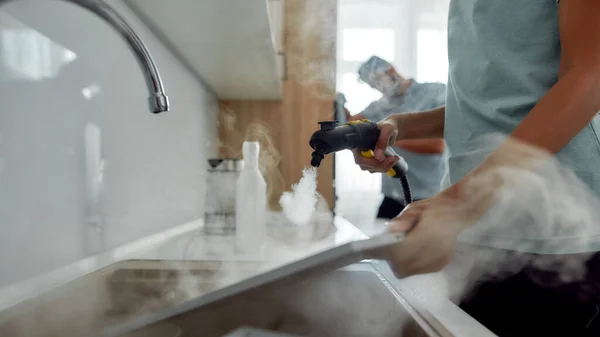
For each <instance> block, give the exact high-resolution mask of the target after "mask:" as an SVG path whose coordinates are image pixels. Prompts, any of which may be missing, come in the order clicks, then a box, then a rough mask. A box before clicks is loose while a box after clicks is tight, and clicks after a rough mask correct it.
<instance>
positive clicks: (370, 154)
mask: <svg viewBox="0 0 600 337" xmlns="http://www.w3.org/2000/svg"><path fill="white" fill-rule="evenodd" d="M360 154H361V155H362V156H363V157H365V158H373V157H375V154H374V153H373V150H368V151H360ZM386 174H387V175H388V176H390V177H395V176H396V170H394V169H393V168H391V169H389V170H388V171H387V172H386Z"/></svg>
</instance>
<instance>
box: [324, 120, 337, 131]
mask: <svg viewBox="0 0 600 337" xmlns="http://www.w3.org/2000/svg"><path fill="white" fill-rule="evenodd" d="M337 124H338V121H320V122H319V125H320V126H321V130H323V131H329V130H333V129H335V127H336V126H337Z"/></svg>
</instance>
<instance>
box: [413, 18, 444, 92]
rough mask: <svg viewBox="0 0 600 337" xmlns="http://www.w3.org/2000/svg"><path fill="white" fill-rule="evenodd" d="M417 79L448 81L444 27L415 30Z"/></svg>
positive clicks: (422, 80) (421, 80) (423, 80)
mask: <svg viewBox="0 0 600 337" xmlns="http://www.w3.org/2000/svg"><path fill="white" fill-rule="evenodd" d="M416 80H417V81H419V82H438V83H446V82H447V81H448V43H447V31H446V30H445V29H444V30H442V29H431V28H425V29H419V30H418V32H417V78H416Z"/></svg>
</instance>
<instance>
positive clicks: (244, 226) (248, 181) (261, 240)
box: [235, 142, 267, 254]
mask: <svg viewBox="0 0 600 337" xmlns="http://www.w3.org/2000/svg"><path fill="white" fill-rule="evenodd" d="M242 151H243V155H244V168H243V169H242V171H241V172H240V176H239V178H238V181H237V185H236V199H235V201H236V207H235V208H236V209H235V212H236V221H235V222H236V232H235V239H236V240H235V241H236V247H237V250H238V252H240V253H246V254H261V253H262V251H263V248H264V245H265V241H266V227H267V223H266V222H267V184H266V182H265V179H264V178H263V176H262V174H261V173H260V170H259V167H258V159H259V152H260V144H259V143H258V142H244V144H243V147H242Z"/></svg>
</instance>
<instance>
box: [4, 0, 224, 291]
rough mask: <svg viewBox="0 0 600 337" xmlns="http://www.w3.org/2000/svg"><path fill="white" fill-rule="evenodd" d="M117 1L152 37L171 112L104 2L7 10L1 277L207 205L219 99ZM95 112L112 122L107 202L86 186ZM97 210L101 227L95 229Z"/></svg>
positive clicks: (28, 273) (105, 154)
mask: <svg viewBox="0 0 600 337" xmlns="http://www.w3.org/2000/svg"><path fill="white" fill-rule="evenodd" d="M111 4H112V5H114V6H115V7H116V8H117V9H118V10H119V12H120V13H121V14H122V15H123V16H124V17H125V18H126V19H127V21H128V22H129V23H130V24H131V25H132V26H133V27H134V28H135V29H136V31H137V32H138V33H139V34H140V36H141V37H142V39H143V40H144V41H145V42H146V44H147V45H148V47H149V49H150V51H151V53H152V55H153V57H154V58H155V60H156V62H157V64H158V66H159V69H160V72H161V75H163V80H164V84H165V87H166V89H167V93H168V95H169V97H170V99H171V103H172V110H171V111H170V112H167V113H163V114H159V115H153V114H151V113H149V111H148V108H147V96H148V95H147V91H146V87H145V85H144V81H143V77H142V73H141V72H140V69H139V68H138V65H137V63H136V61H135V59H134V57H133V55H132V53H131V52H130V50H129V49H128V48H127V47H126V44H125V43H124V42H123V41H122V39H121V37H120V36H119V35H118V34H116V33H115V31H114V30H113V29H112V28H111V27H109V26H108V25H107V24H105V23H104V22H103V21H101V20H100V19H98V18H96V17H95V16H94V15H93V14H90V13H89V12H87V11H85V10H83V9H80V8H78V7H75V6H73V5H70V4H67V3H64V2H61V1H54V2H52V1H48V2H36V1H21V2H19V1H17V2H13V3H10V4H8V5H6V6H5V7H3V8H2V11H1V12H0V34H1V35H0V286H3V285H6V284H9V283H13V282H17V281H20V280H23V279H26V278H30V277H33V276H36V275H38V274H40V273H42V272H45V271H48V270H51V269H54V268H57V267H60V266H62V265H64V264H67V263H69V262H72V261H75V260H77V259H80V258H82V257H84V256H86V255H87V254H90V253H92V252H93V251H94V250H96V249H106V248H107V247H114V246H116V245H119V244H122V243H125V242H128V241H131V240H134V239H137V238H139V237H142V236H145V235H148V234H151V233H154V232H157V231H159V230H161V229H165V228H168V227H171V226H174V225H178V224H182V223H185V222H187V221H190V220H194V219H196V218H199V217H201V216H202V212H203V203H204V177H205V175H204V172H205V162H206V158H208V157H210V156H214V155H215V154H216V151H217V148H216V112H217V100H216V98H215V97H214V95H213V94H212V93H211V92H210V90H208V89H207V88H206V87H205V86H204V85H203V84H201V82H199V81H198V80H197V79H196V78H195V77H194V76H193V75H192V74H191V73H190V72H188V71H187V70H186V67H184V66H183V64H182V63H180V62H179V61H178V60H177V59H176V58H175V57H174V55H173V54H172V53H171V52H169V50H167V48H166V47H165V46H163V45H162V44H161V42H159V41H158V40H157V38H156V37H155V36H154V35H152V33H151V32H150V31H149V30H148V29H147V28H146V27H145V26H144V25H143V24H142V23H141V22H140V21H139V20H138V19H137V17H135V15H134V14H133V13H132V12H131V11H130V10H129V9H128V8H127V7H126V6H125V5H123V4H122V3H121V2H120V1H116V0H115V1H111ZM15 19H16V20H18V21H16V20H15ZM66 50H70V51H71V52H72V53H69V52H68V51H66ZM73 55H76V58H75V59H74V60H71V61H70V62H68V61H69V59H73ZM63 63H67V64H66V65H62V66H61V64H63ZM86 96H87V97H86ZM88 124H93V125H96V126H98V127H99V129H100V133H101V151H102V159H103V160H104V161H105V170H104V173H103V180H104V184H103V186H104V192H103V194H101V196H103V198H101V199H100V200H101V201H102V200H104V203H102V202H100V203H97V204H90V199H89V197H88V194H89V193H88V191H89V189H86V165H85V163H86V162H85V160H86V159H85V158H86V155H85V153H86V150H85V145H84V130H85V127H86V125H88ZM90 149H91V150H93V148H88V152H89V150H90ZM87 173H89V171H88V172H87ZM100 186H102V185H100ZM94 205H95V206H94ZM90 206H94V207H90ZM92 213H93V214H96V215H98V216H99V217H100V219H101V221H100V224H101V227H102V229H103V230H102V232H101V233H99V234H93V233H92V232H91V231H90V230H89V229H88V228H89V225H88V221H87V220H86V218H87V217H88V215H90V214H92ZM90 233H92V234H90Z"/></svg>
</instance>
